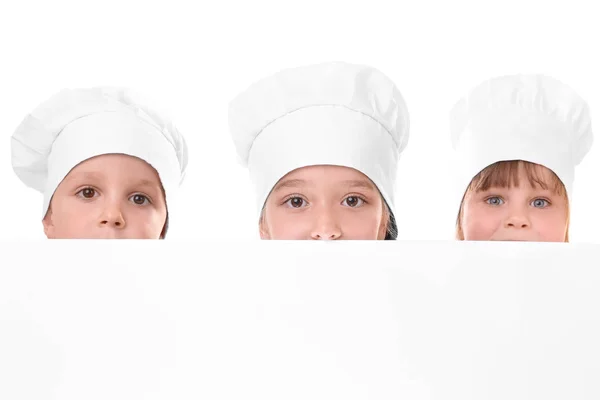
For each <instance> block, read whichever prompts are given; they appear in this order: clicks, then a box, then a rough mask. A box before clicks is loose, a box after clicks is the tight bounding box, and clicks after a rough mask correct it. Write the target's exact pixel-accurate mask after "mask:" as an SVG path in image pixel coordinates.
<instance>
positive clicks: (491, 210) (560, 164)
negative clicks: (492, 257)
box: [451, 75, 593, 242]
mask: <svg viewBox="0 0 600 400" xmlns="http://www.w3.org/2000/svg"><path fill="white" fill-rule="evenodd" d="M451 133H452V141H453V145H454V148H455V150H457V157H458V160H459V165H460V172H459V186H458V188H459V189H460V190H461V192H462V193H461V196H462V200H461V203H460V206H459V212H458V218H457V221H456V238H457V239H458V240H500V241H538V242H567V241H568V240H569V207H570V199H571V197H572V185H573V181H574V170H575V166H576V165H578V164H579V163H580V162H581V161H582V159H583V158H584V156H585V155H586V154H587V152H588V151H589V150H590V148H591V145H592V142H593V136H592V131H591V121H590V115H589V109H588V106H587V104H586V102H585V101H584V100H582V99H581V98H580V97H579V96H578V95H577V94H576V93H574V92H573V90H572V89H570V88H569V87H567V86H566V85H564V84H562V83H561V82H558V81H557V80H555V79H552V78H550V77H546V76H543V75H515V76H504V77H500V78H495V79H491V80H488V81H486V82H484V83H482V84H480V85H479V86H477V87H476V88H475V89H473V90H472V91H471V92H470V93H469V94H468V95H467V97H465V98H463V99H462V100H461V101H459V102H458V103H457V104H456V105H455V107H454V108H453V110H452V112H451ZM464 188H466V191H465V190H464Z"/></svg>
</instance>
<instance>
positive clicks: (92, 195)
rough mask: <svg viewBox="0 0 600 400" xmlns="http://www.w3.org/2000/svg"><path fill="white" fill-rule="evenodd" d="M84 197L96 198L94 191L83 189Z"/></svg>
mask: <svg viewBox="0 0 600 400" xmlns="http://www.w3.org/2000/svg"><path fill="white" fill-rule="evenodd" d="M83 196H84V197H94V189H89V188H88V189H83Z"/></svg>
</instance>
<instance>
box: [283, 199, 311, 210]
mask: <svg viewBox="0 0 600 400" xmlns="http://www.w3.org/2000/svg"><path fill="white" fill-rule="evenodd" d="M305 203H306V201H305V200H304V199H303V198H302V197H291V198H289V199H288V200H286V202H285V203H284V204H287V205H288V206H289V207H291V208H302V207H303V206H304V205H305Z"/></svg>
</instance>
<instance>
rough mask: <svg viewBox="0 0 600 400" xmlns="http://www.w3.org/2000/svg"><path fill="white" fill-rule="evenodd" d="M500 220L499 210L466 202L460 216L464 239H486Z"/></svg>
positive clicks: (496, 227) (498, 224)
mask: <svg viewBox="0 0 600 400" xmlns="http://www.w3.org/2000/svg"><path fill="white" fill-rule="evenodd" d="M501 221H502V217H501V214H500V211H499V210H489V209H486V208H484V207H479V206H473V205H469V204H466V205H465V208H464V210H463V216H462V221H461V225H462V230H463V235H464V237H465V240H488V239H489V238H490V237H491V236H492V234H493V233H494V232H495V231H496V230H497V229H498V227H499V226H500V224H501Z"/></svg>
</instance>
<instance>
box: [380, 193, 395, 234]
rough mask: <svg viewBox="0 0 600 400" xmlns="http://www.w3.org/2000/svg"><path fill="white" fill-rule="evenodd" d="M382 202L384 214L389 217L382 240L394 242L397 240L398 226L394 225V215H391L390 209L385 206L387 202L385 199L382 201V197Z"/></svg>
mask: <svg viewBox="0 0 600 400" xmlns="http://www.w3.org/2000/svg"><path fill="white" fill-rule="evenodd" d="M382 200H383V205H384V207H385V212H386V214H387V215H388V217H389V218H388V222H387V226H386V232H385V239H384V240H396V239H397V238H398V226H397V225H396V218H395V217H394V214H392V211H391V210H390V207H389V206H388V205H387V202H386V201H385V199H383V197H382Z"/></svg>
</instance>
